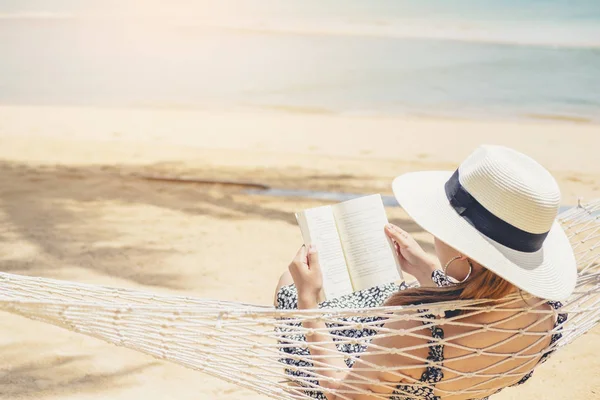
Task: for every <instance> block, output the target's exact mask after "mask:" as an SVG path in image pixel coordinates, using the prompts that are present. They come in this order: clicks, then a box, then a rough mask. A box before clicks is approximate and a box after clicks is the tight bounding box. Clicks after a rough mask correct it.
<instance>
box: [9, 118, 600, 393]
mask: <svg viewBox="0 0 600 400" xmlns="http://www.w3.org/2000/svg"><path fill="white" fill-rule="evenodd" d="M480 143H497V144H506V145H509V146H512V147H515V148H517V149H519V150H522V151H524V152H526V153H529V154H531V155H532V156H534V157H535V158H537V159H538V160H539V161H540V162H542V163H543V164H544V165H545V166H546V167H548V168H549V169H550V170H551V171H552V172H553V173H554V174H555V176H556V177H557V179H558V181H559V183H560V186H561V188H562V190H563V197H564V203H565V204H574V203H575V202H576V199H577V197H578V196H584V197H586V198H593V197H600V179H599V177H600V162H598V157H597V154H596V151H597V150H596V149H597V148H598V145H599V144H600V128H599V127H598V126H596V125H576V124H561V123H515V122H491V121H484V122H476V121H464V120H441V119H437V120H433V119H392V118H387V119H384V118H359V117H345V116H334V115H302V114H285V113H279V114H277V113H273V114H269V113H251V112H236V113H207V112H200V111H194V110H139V109H138V110H134V109H86V108H54V107H0V238H1V240H0V270H2V271H5V272H11V273H19V274H27V275H40V276H46V277H54V278H59V279H69V280H75V281H80V282H90V283H101V284H109V285H115V286H124V287H136V288H141V289H144V290H151V291H157V292H169V293H186V294H189V295H194V296H199V297H211V298H219V299H226V300H240V301H244V302H253V303H259V304H269V303H270V302H271V299H272V294H273V287H274V285H275V282H276V280H277V277H278V276H279V274H280V273H281V272H282V271H283V270H284V269H285V268H286V266H287V264H288V262H289V260H290V259H291V257H292V256H293V254H294V253H295V251H296V249H297V247H298V246H299V245H300V243H301V238H300V234H299V230H298V228H297V227H296V225H295V222H294V218H293V211H295V210H298V209H302V208H305V207H309V206H315V205H318V204H323V203H322V202H319V201H313V200H304V199H294V198H274V197H264V196H251V195H247V194H244V193H242V192H241V191H240V190H239V189H237V188H228V187H219V186H200V185H189V184H175V183H165V182H149V181H146V180H143V179H140V178H136V177H135V176H136V175H140V174H169V175H177V176H193V177H197V178H207V179H239V180H248V181H256V182H261V183H265V184H267V185H271V186H273V187H281V188H305V189H322V190H338V191H347V192H358V193H373V192H381V193H384V194H390V189H389V183H390V181H391V179H392V178H393V176H395V175H396V174H399V173H402V172H405V171H411V170H419V169H453V168H455V167H456V164H457V163H458V162H459V161H460V160H461V159H462V158H463V157H464V156H465V155H467V154H468V153H469V152H470V151H471V150H472V149H473V148H474V147H475V146H476V145H478V144H480ZM388 213H389V217H390V219H392V220H394V221H395V222H397V223H399V224H401V225H402V226H404V227H405V228H406V229H408V230H410V231H412V232H414V233H415V235H416V236H417V237H418V239H419V240H421V241H422V243H423V245H424V246H425V247H426V248H427V249H431V246H430V244H429V243H430V242H429V238H428V237H427V235H425V234H423V233H422V232H420V231H419V230H418V228H417V227H416V226H415V225H414V224H413V223H411V222H410V221H408V220H407V219H406V216H405V215H403V213H402V211H401V210H399V209H396V208H394V209H388ZM598 339H600V329H598V328H596V329H595V330H594V331H592V332H590V333H589V334H587V335H586V336H584V337H582V338H580V339H579V340H578V341H577V342H575V343H574V344H572V345H571V346H570V348H568V349H566V350H565V351H562V352H559V353H558V354H557V355H556V356H554V357H553V358H552V359H551V360H550V361H549V362H548V363H546V364H545V365H543V366H542V367H540V368H539V369H538V370H537V371H536V373H535V375H534V378H533V379H532V380H531V381H530V382H529V383H527V384H526V385H524V386H522V387H520V388H518V389H508V390H506V391H504V392H503V393H501V394H500V395H498V396H497V397H495V399H496V398H497V399H499V400H502V399H503V400H508V399H517V398H519V399H521V398H536V399H565V398H569V399H591V398H600V378H599V376H600V359H599V358H598V356H597V355H598V354H600V341H599V340H598ZM0 398H2V399H45V400H50V399H61V400H73V399H81V400H99V399H105V398H111V399H114V400H125V399H127V400H132V399H150V400H157V399H171V398H177V399H180V400H186V399H190V400H191V399H213V398H219V399H237V398H250V399H259V398H262V397H261V396H259V395H256V394H254V393H252V392H249V391H247V390H243V389H239V388H237V387H235V386H232V385H229V384H226V383H224V382H221V381H219V380H218V379H215V378H212V377H208V376H205V375H203V374H200V373H197V372H194V371H190V370H186V369H184V368H181V367H179V366H176V365H172V364H169V363H165V362H159V361H156V360H154V359H152V358H149V357H147V356H144V355H142V354H138V353H136V352H133V351H129V350H126V349H122V348H117V347H114V346H112V345H108V344H104V343H103V342H100V341H98V340H95V339H90V338H87V337H83V336H81V335H77V334H73V333H70V332H67V331H63V330H61V329H59V328H55V327H52V326H47V325H44V324H41V323H37V322H33V321H29V320H27V319H24V318H21V317H17V316H13V315H9V314H2V318H1V319H0Z"/></svg>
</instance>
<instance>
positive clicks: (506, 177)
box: [276, 146, 576, 400]
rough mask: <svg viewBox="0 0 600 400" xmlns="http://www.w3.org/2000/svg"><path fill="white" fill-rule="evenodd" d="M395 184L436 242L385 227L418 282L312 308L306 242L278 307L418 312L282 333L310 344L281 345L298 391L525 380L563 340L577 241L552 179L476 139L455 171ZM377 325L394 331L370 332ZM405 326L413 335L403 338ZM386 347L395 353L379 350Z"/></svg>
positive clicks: (392, 393) (462, 392)
mask: <svg viewBox="0 0 600 400" xmlns="http://www.w3.org/2000/svg"><path fill="white" fill-rule="evenodd" d="M393 190H394V194H395V196H396V198H397V199H398V202H399V203H400V205H401V206H402V207H403V208H404V210H406V212H407V213H408V214H409V215H410V217H411V218H413V219H414V220H415V222H417V223H418V224H419V225H420V226H421V227H422V228H423V229H424V230H426V231H428V232H429V233H431V234H432V235H433V236H434V239H435V251H436V256H435V257H434V256H433V255H429V254H427V253H425V252H424V251H423V249H422V248H421V247H420V246H419V244H418V243H417V242H416V241H415V240H414V239H413V238H412V237H411V236H410V235H409V234H408V233H407V232H405V231H404V230H402V229H401V228H400V227H397V226H394V225H391V224H390V225H388V226H386V227H385V233H386V234H387V235H388V236H389V237H390V238H391V239H392V241H393V242H394V244H395V246H396V250H397V252H398V255H399V259H400V264H401V267H402V270H403V271H405V272H407V273H409V274H411V275H412V276H414V277H416V278H417V280H418V282H419V287H414V288H408V287H407V285H406V284H404V283H401V284H396V283H390V284H388V285H382V286H378V287H373V288H370V289H366V290H363V291H360V292H355V293H353V294H351V295H347V296H343V297H340V298H337V299H333V300H328V301H325V302H321V303H320V304H319V299H320V298H319V295H320V293H321V289H322V275H321V270H320V266H319V253H318V249H316V248H314V247H313V246H309V248H306V247H304V246H303V247H302V248H300V250H299V251H298V254H297V255H296V257H295V258H294V260H293V261H292V263H291V264H290V266H289V273H286V274H284V275H283V276H282V277H281V280H280V282H279V285H278V287H277V291H276V306H277V307H278V308H280V309H294V308H299V309H312V308H317V307H323V308H362V307H373V306H382V305H385V306H402V305H416V304H419V305H420V304H422V305H423V307H419V308H420V310H419V312H418V313H419V314H420V315H422V316H423V318H420V320H419V319H416V318H411V319H409V320H398V319H394V320H393V321H392V322H390V321H386V319H385V318H380V319H379V320H380V323H379V325H376V326H373V324H372V322H373V321H374V319H373V318H371V319H369V320H367V319H362V320H360V319H356V320H354V321H353V322H356V323H358V322H363V323H369V322H370V323H371V324H370V325H369V326H368V327H367V328H349V327H347V326H346V325H343V326H345V327H344V328H340V329H339V330H337V331H334V332H331V334H330V333H327V331H323V329H324V328H325V327H326V324H325V323H324V322H319V321H305V322H304V328H307V329H313V330H315V332H314V333H313V334H311V335H307V337H306V338H305V337H304V335H298V334H297V335H296V336H295V337H294V338H289V337H288V339H293V340H296V341H303V340H307V341H308V343H307V346H301V345H297V346H289V343H296V342H293V340H292V341H288V342H287V344H288V345H287V346H282V349H281V350H282V351H283V352H284V353H285V355H284V358H283V359H282V362H283V363H285V364H287V369H286V371H287V372H288V373H289V374H290V375H292V376H295V377H296V378H299V377H303V379H296V381H297V382H300V384H301V385H303V386H305V387H306V390H305V391H304V393H305V394H308V395H310V396H312V397H316V398H321V399H325V398H326V399H328V400H333V399H360V400H366V399H375V398H377V399H380V398H391V399H427V400H433V399H453V400H454V399H455V400H462V399H483V398H487V396H490V395H492V394H494V393H496V392H498V391H499V390H501V389H502V388H504V387H507V386H512V385H516V384H520V383H523V382H524V381H525V380H527V379H528V378H529V377H530V376H531V373H532V372H533V369H534V368H535V366H536V365H538V364H539V363H540V362H542V361H544V360H545V359H546V357H547V356H548V354H550V353H551V351H552V350H553V348H554V346H553V344H554V342H556V340H558V339H559V338H560V337H561V334H560V329H561V328H560V325H561V324H562V323H563V322H564V321H565V320H566V315H565V314H559V313H556V312H551V311H552V310H558V309H559V308H560V307H561V304H560V303H559V302H558V301H557V300H564V299H566V298H567V297H568V296H569V295H570V294H571V293H572V292H573V290H574V287H575V281H576V265H575V257H574V255H573V251H572V248H571V246H570V244H569V241H568V239H567V237H566V235H565V233H564V232H563V230H562V228H561V227H560V225H559V224H558V223H557V222H556V221H555V218H556V215H557V212H558V207H559V203H560V192H559V188H558V185H557V183H556V181H555V180H554V179H553V178H552V176H551V175H550V173H549V172H548V171H546V170H545V169H544V168H543V167H542V166H541V165H539V164H538V163H537V162H535V161H534V160H532V159H531V158H529V157H527V156H525V155H523V154H521V153H518V152H516V151H514V150H511V149H508V148H504V147H497V146H482V147H480V148H478V149H477V150H476V151H475V152H474V153H472V154H471V155H470V156H469V157H468V158H467V159H466V160H465V161H464V162H463V163H462V164H461V165H460V167H459V168H458V170H456V171H455V172H454V173H452V172H419V173H409V174H405V175H402V176H399V177H397V178H396V179H395V180H394V182H393ZM515 293H516V294H517V295H516V296H515ZM479 299H484V301H483V302H482V303H484V304H486V305H493V306H495V308H494V310H493V311H489V312H471V311H469V310H461V309H460V307H457V309H456V310H454V311H447V312H445V313H442V314H443V315H435V314H433V313H430V312H429V311H428V310H427V304H429V303H435V302H441V301H453V302H456V301H457V300H479ZM485 300H489V301H485ZM548 300H549V301H548ZM526 308H529V309H530V310H533V312H528V311H526V310H525V311H524V310H523V309H526ZM414 313H415V315H416V313H417V311H414ZM449 318H450V320H448V319H449ZM390 319H391V318H390ZM375 322H377V321H375ZM459 322H460V323H459ZM485 326H488V327H492V326H493V329H482V327H485ZM328 327H329V328H331V325H328ZM380 327H384V328H387V329H391V330H394V332H397V334H394V335H386V336H382V337H377V336H376V334H377V332H378V329H380ZM319 329H321V331H318V330H319ZM406 330H408V331H410V330H412V331H413V334H411V335H407V334H403V332H406ZM415 333H416V334H415ZM332 334H333V335H332ZM334 336H335V338H336V339H334V338H333V337H334ZM367 336H374V338H373V339H372V340H366V341H365V340H364V339H363V341H362V343H361V341H360V340H359V341H358V342H357V343H355V344H349V343H345V344H337V345H336V343H335V342H336V341H337V340H338V339H339V338H340V337H354V338H364V337H367ZM284 339H285V337H284ZM442 339H443V341H442ZM346 342H347V341H346ZM282 343H285V340H283V341H282ZM381 349H396V350H395V351H387V352H386V351H379V352H376V350H381ZM403 349H405V350H403ZM382 353H383V354H382ZM310 357H312V359H314V360H319V363H318V365H319V366H320V367H323V366H325V367H326V368H320V369H319V370H318V372H315V373H314V374H312V373H311V372H310V371H311V370H310V368H311V367H313V365H312V363H311V362H310V361H304V360H303V358H304V359H307V358H308V359H309V360H310ZM315 362H316V361H315ZM373 366H376V367H382V368H373ZM307 377H308V378H310V377H313V378H314V379H312V381H311V380H310V379H307ZM311 382H312V383H311Z"/></svg>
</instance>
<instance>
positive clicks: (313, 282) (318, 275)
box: [288, 245, 323, 308]
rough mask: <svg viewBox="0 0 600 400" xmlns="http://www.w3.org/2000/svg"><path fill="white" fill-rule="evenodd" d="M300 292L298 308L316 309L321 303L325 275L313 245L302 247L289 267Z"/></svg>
mask: <svg viewBox="0 0 600 400" xmlns="http://www.w3.org/2000/svg"><path fill="white" fill-rule="evenodd" d="M288 268H289V270H290V274H291V275H292V279H294V284H295V285H296V289H297V290H298V308H314V307H316V306H317V304H318V303H319V298H320V295H321V290H322V289H323V274H322V272H321V266H320V265H319V256H318V254H317V249H316V247H315V246H314V245H311V246H310V247H309V249H308V251H307V249H306V246H302V247H300V250H298V253H297V254H296V256H295V257H294V259H293V260H292V262H291V264H290V266H289V267H288Z"/></svg>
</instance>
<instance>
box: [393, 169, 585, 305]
mask: <svg viewBox="0 0 600 400" xmlns="http://www.w3.org/2000/svg"><path fill="white" fill-rule="evenodd" d="M451 175H452V172H450V171H426V172H412V173H408V174H404V175H400V176H398V177H397V178H396V179H394V181H393V183H392V189H393V191H394V196H395V197H396V199H397V200H398V203H400V205H401V206H402V208H403V209H404V210H405V211H406V212H407V213H408V215H409V216H410V217H411V218H412V219H413V220H414V221H415V222H416V223H417V224H418V225H420V226H421V227H422V228H423V229H424V230H426V231H428V232H429V233H431V234H432V235H434V236H435V237H437V238H438V239H439V240H441V241H442V242H444V243H446V244H448V245H449V246H451V247H453V248H454V249H456V250H458V251H459V252H460V253H461V254H464V255H466V256H467V257H469V258H471V259H472V260H474V261H476V262H477V263H479V264H481V265H482V266H484V267H485V268H487V269H489V270H491V271H492V272H494V273H496V274H497V275H499V276H501V277H502V278H504V279H506V280H507V281H509V282H510V283H512V284H513V285H515V286H517V287H519V288H521V289H523V290H524V291H526V292H528V293H530V294H532V295H534V296H537V297H540V298H543V299H547V300H565V299H566V298H568V297H569V296H570V295H571V293H572V292H573V290H574V289H575V284H576V281H577V267H576V262H575V256H574V254H573V250H572V247H571V244H570V243H569V239H568V238H567V235H566V234H565V232H564V231H563V229H562V227H561V226H560V224H559V223H558V222H557V221H555V222H554V224H553V226H552V229H551V230H550V232H549V233H548V237H547V238H546V240H545V241H544V245H543V246H542V248H541V249H540V250H538V251H536V252H534V253H525V252H520V251H516V250H513V249H510V248H508V247H506V246H503V245H502V244H500V243H497V242H495V241H493V240H491V239H490V238H488V237H486V236H485V235H483V234H481V233H479V231H478V230H477V229H475V228H474V227H473V226H472V225H471V224H470V223H469V222H467V221H466V220H465V219H463V218H462V217H461V216H460V215H459V214H458V213H457V212H456V211H455V210H454V208H452V206H451V205H450V202H449V201H448V198H447V197H446V192H445V189H444V184H445V183H446V181H447V180H448V179H449V178H450V176H451Z"/></svg>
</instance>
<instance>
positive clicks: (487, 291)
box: [385, 268, 515, 306]
mask: <svg viewBox="0 0 600 400" xmlns="http://www.w3.org/2000/svg"><path fill="white" fill-rule="evenodd" d="M514 288H515V287H514V286H513V284H512V283H510V282H508V281H506V280H504V279H502V278H501V277H499V276H498V275H496V274H494V273H493V272H492V271H490V270H488V269H486V268H482V269H481V271H479V272H478V273H476V274H475V275H472V276H471V277H470V278H469V279H467V280H466V281H464V282H461V283H457V284H456V285H451V286H442V287H418V288H412V289H407V290H402V291H399V292H396V293H394V294H393V295H392V296H390V298H389V299H388V300H387V301H386V302H385V305H386V306H405V305H411V304H428V303H435V302H439V301H453V300H480V299H490V300H499V299H501V298H503V297H505V296H507V295H508V294H509V293H510V292H512V291H513V289H514Z"/></svg>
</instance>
